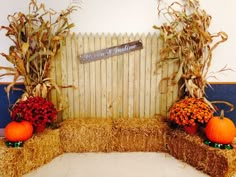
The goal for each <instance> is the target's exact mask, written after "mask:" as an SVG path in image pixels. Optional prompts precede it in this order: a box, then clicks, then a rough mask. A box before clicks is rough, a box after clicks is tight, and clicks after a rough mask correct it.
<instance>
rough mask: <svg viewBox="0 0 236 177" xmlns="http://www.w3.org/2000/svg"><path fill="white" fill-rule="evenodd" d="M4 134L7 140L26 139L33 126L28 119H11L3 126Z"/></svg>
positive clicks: (31, 132) (30, 133)
mask: <svg viewBox="0 0 236 177" xmlns="http://www.w3.org/2000/svg"><path fill="white" fill-rule="evenodd" d="M4 134H5V138H6V139H7V140H8V141H12V142H16V141H26V140H28V139H29V138H30V137H31V136H32V134H33V126H32V124H31V123H30V122H28V121H21V122H17V121H12V122H10V123H9V124H7V126H6V127H5V129H4Z"/></svg>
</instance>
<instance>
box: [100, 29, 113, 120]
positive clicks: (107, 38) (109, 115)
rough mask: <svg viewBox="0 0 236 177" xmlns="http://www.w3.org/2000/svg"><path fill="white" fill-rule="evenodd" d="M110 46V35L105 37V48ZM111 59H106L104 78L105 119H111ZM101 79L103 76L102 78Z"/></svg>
mask: <svg viewBox="0 0 236 177" xmlns="http://www.w3.org/2000/svg"><path fill="white" fill-rule="evenodd" d="M103 36H104V37H105V35H104V34H103ZM111 45H112V39H111V35H110V34H108V35H107V37H106V46H107V47H111ZM112 60H113V59H112V58H111V57H110V58H108V59H107V60H106V67H107V72H106V77H107V83H106V87H107V89H106V91H107V93H106V111H107V115H106V117H109V118H110V117H112V108H111V107H110V105H111V104H112V78H113V77H114V76H113V74H112V73H113V65H112ZM102 77H103V76H102Z"/></svg>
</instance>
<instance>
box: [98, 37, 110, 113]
mask: <svg viewBox="0 0 236 177" xmlns="http://www.w3.org/2000/svg"><path fill="white" fill-rule="evenodd" d="M106 40H108V36H105V35H104V34H102V35H101V37H100V44H101V47H100V48H107V45H106ZM110 60H111V59H110ZM107 62H108V60H107V59H106V60H101V83H100V84H101V117H107V76H108V75H111V70H109V71H110V73H108V72H107V65H106V64H107ZM110 63H111V62H110ZM110 67H111V66H110ZM110 69H111V68H110ZM109 77H110V78H111V76H109ZM110 88H111V87H110Z"/></svg>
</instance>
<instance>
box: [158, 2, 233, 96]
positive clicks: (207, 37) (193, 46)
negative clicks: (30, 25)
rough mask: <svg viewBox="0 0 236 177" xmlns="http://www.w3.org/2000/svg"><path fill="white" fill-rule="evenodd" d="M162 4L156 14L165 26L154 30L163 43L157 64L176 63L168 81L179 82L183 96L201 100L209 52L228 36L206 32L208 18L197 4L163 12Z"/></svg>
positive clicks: (208, 64) (193, 3)
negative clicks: (176, 69)
mask: <svg viewBox="0 0 236 177" xmlns="http://www.w3.org/2000/svg"><path fill="white" fill-rule="evenodd" d="M162 4H163V2H162V0H159V3H158V13H159V15H160V14H162V15H163V16H164V17H165V19H166V21H167V23H163V24H162V25H161V26H154V28H156V29H157V30H159V31H160V37H161V39H162V40H163V46H162V49H161V53H160V55H161V62H160V63H159V64H162V63H163V62H174V61H176V60H178V61H179V70H178V72H175V73H173V75H172V77H171V78H168V79H171V80H172V81H173V84H178V82H179V81H180V80H183V83H184V84H183V86H182V88H185V90H184V91H185V96H190V97H194V98H203V97H204V96H205V88H206V86H207V85H208V82H207V79H206V77H207V74H208V70H209V67H210V66H211V61H212V52H213V50H214V49H215V48H216V47H217V46H218V45H219V44H220V43H222V42H224V41H226V40H227V38H228V36H227V34H226V33H225V32H222V31H221V32H218V33H216V34H211V33H210V32H209V31H208V28H209V26H210V23H211V16H210V15H208V14H207V13H206V12H205V11H204V10H202V9H201V8H200V5H199V2H198V0H182V3H179V2H173V3H172V4H171V5H169V6H168V7H165V8H162ZM161 8H162V9H161Z"/></svg>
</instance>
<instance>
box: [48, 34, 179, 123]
mask: <svg viewBox="0 0 236 177" xmlns="http://www.w3.org/2000/svg"><path fill="white" fill-rule="evenodd" d="M136 40H140V41H142V44H143V49H140V50H136V51H132V52H129V53H125V54H122V55H118V56H113V57H110V58H107V59H102V60H98V61H92V62H88V63H84V64H82V63H80V57H79V56H80V55H81V54H84V53H88V52H93V51H97V50H101V49H105V48H109V47H112V46H117V45H121V44H124V43H127V42H132V41H136ZM160 45H161V43H160V40H158V35H157V34H129V35H128V34H80V33H79V34H71V35H69V36H68V37H67V38H66V42H65V44H63V47H62V48H61V52H60V54H59V55H58V56H57V57H56V58H55V60H54V63H53V65H52V72H51V77H52V78H53V79H54V80H55V81H56V83H57V85H59V86H61V87H62V89H61V94H59V93H57V92H56V91H53V92H52V101H53V102H54V103H55V104H58V103H59V101H60V96H62V100H63V105H64V110H63V112H62V114H61V116H62V118H63V119H66V118H71V117H80V118H83V117H91V118H104V117H111V118H121V117H130V118H132V117H139V118H150V117H154V116H155V115H157V114H161V115H166V114H167V112H168V109H169V107H170V106H171V105H172V103H173V102H174V101H176V98H177V96H178V86H176V85H174V86H173V85H172V84H171V81H170V80H168V79H167V78H168V77H170V76H171V74H172V73H173V72H174V71H176V70H177V69H178V63H163V64H162V65H161V66H159V65H158V62H159V61H160V55H159V49H160ZM63 87H64V88H63Z"/></svg>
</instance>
